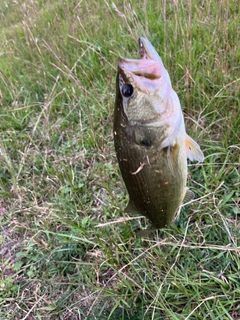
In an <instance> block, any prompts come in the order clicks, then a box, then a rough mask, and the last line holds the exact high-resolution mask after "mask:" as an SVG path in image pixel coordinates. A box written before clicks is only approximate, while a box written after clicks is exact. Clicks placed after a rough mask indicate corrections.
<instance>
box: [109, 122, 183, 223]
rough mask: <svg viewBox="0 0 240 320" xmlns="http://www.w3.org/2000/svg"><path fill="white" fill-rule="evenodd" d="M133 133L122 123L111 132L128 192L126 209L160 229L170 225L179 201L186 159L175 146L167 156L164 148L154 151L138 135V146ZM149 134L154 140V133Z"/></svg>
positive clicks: (148, 142) (147, 140)
mask: <svg viewBox="0 0 240 320" xmlns="http://www.w3.org/2000/svg"><path fill="white" fill-rule="evenodd" d="M155 130H157V129H155ZM134 131H135V128H134V127H128V126H127V125H126V124H125V125H121V126H119V127H118V130H115V131H114V132H115V133H116V134H115V135H114V142H115V149H116V154H117V158H118V163H119V167H120V170H121V174H122V177H123V180H124V183H125V185H126V188H127V190H128V193H129V199H130V201H129V203H130V205H129V208H135V209H136V210H134V211H137V212H139V214H142V215H144V216H146V217H147V218H148V219H149V220H150V221H151V222H152V225H153V227H154V228H156V229H159V228H163V227H165V226H167V225H169V224H170V223H171V222H172V220H173V218H174V216H175V214H176V212H177V210H178V208H179V206H180V205H181V203H182V201H183V198H184V195H185V192H186V180H187V160H186V157H185V156H184V154H183V153H182V152H181V146H180V145H179V144H178V143H176V144H175V146H173V147H172V148H171V149H170V153H169V150H168V148H164V149H162V150H158V148H157V147H156V145H154V143H153V141H151V138H150V136H149V135H148V136H147V135H146V137H144V134H142V136H143V137H142V140H141V141H140V142H141V143H140V142H139V141H136V139H135V137H136V134H135V132H134ZM153 135H154V136H155V137H154V139H155V140H156V139H157V138H156V136H157V134H153ZM137 136H139V134H137ZM154 139H153V140H154ZM168 157H170V158H171V163H172V165H171V168H170V166H169V163H170V162H169V159H168ZM133 213H134V212H133Z"/></svg>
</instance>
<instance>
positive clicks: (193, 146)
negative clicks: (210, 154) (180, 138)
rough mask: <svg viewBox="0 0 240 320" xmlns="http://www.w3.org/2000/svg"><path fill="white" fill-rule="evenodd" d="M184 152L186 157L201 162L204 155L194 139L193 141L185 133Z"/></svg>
mask: <svg viewBox="0 0 240 320" xmlns="http://www.w3.org/2000/svg"><path fill="white" fill-rule="evenodd" d="M185 147H186V153H187V158H188V159H189V160H191V161H194V160H196V161H199V162H202V161H203V160H204V155H203V152H202V150H201V149H200V147H199V145H198V144H197V142H196V141H194V140H193V139H192V138H191V137H189V135H188V134H187V135H186V141H185Z"/></svg>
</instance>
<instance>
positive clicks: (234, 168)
mask: <svg viewBox="0 0 240 320" xmlns="http://www.w3.org/2000/svg"><path fill="white" fill-rule="evenodd" d="M0 17H1V18H0V43H1V45H0V133H1V136H0V137H1V139H0V230H1V233H0V319H3V320H8V319H17V320H20V319H21V320H24V319H61V320H77V319H79V320H80V319H81V320H82V319H86V320H95V319H97V320H100V319H101V320H119V319H122V320H141V319H146V320H153V319H155V320H159V319H169V320H171V319H175V320H181V319H189V320H195V319H200V320H202V319H215V320H216V319H234V320H235V319H240V244H239V243H240V211H239V189H240V181H239V171H238V170H239V163H240V159H239V150H240V141H239V128H240V113H239V112H240V111H239V110H240V109H239V106H240V77H239V76H240V67H239V66H240V49H239V39H240V23H239V17H240V10H239V3H238V1H237V0H232V1H229V0H221V1H214V0H202V1H200V0H186V1H184V0H172V1H170V0H169V1H166V0H158V1H155V0H145V1H143V2H140V1H132V2H131V1H130V2H129V1H118V0H117V1H116V2H115V3H114V4H113V3H112V2H111V1H110V0H105V1H92V0H88V1H87V0H82V1H75V0H73V1H71V0H64V1H63V0H59V1H56V0H53V1H47V0H39V1H37V0H26V1H23V0H18V1H2V2H1V4H0ZM139 36H146V37H147V38H148V39H149V40H150V41H151V43H152V44H153V45H154V47H155V48H156V49H157V51H158V52H159V54H160V56H161V57H162V60H163V63H164V65H165V67H166V68H167V70H168V71H169V74H170V77H171V80H172V84H173V88H174V89H175V90H176V92H177V93H178V95H179V98H180V101H181V105H182V109H183V112H184V118H185V123H186V128H187V131H188V133H189V135H190V136H191V137H192V138H193V139H194V140H196V141H197V142H198V143H199V145H200V146H201V149H202V150H203V152H204V155H205V160H204V162H203V163H189V171H188V174H189V176H188V186H189V187H190V189H191V190H193V191H194V193H195V199H194V201H192V202H191V203H190V204H188V205H183V207H182V210H181V214H180V216H179V218H178V219H177V220H176V221H175V222H174V223H172V224H171V225H170V226H169V227H168V228H165V229H163V230H159V231H156V232H155V233H153V234H152V235H150V236H149V237H142V238H139V237H137V236H136V234H135V232H134V229H135V228H136V227H137V226H139V225H140V226H141V227H142V228H144V227H145V226H146V225H148V221H146V220H145V219H142V218H140V217H134V218H132V219H131V217H130V216H128V215H127V214H126V213H124V208H125V206H126V204H127V202H128V196H127V192H126V189H125V186H124V184H123V181H122V177H121V174H120V171H119V168H118V164H117V160H116V155H115V151H114V146H113V133H112V122H113V110H114V100H115V81H116V80H115V79H116V70H117V61H118V57H119V55H122V56H124V57H129V58H130V57H132V58H134V57H137V50H138V48H137V44H136V42H135V40H136V39H137V38H138V37H139ZM134 39H135V40H134Z"/></svg>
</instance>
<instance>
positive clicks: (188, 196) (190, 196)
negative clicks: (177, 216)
mask: <svg viewBox="0 0 240 320" xmlns="http://www.w3.org/2000/svg"><path fill="white" fill-rule="evenodd" d="M194 196H195V194H194V192H193V191H191V190H189V189H188V188H186V193H185V196H184V198H183V202H189V201H191V200H192V199H193V198H194Z"/></svg>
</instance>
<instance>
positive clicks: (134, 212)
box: [124, 199, 140, 216]
mask: <svg viewBox="0 0 240 320" xmlns="http://www.w3.org/2000/svg"><path fill="white" fill-rule="evenodd" d="M124 212H126V213H128V214H130V215H138V216H139V215H140V212H139V211H138V209H137V208H136V207H135V205H134V203H133V201H132V200H131V199H130V200H129V202H128V205H127V206H126V208H125V210H124Z"/></svg>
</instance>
